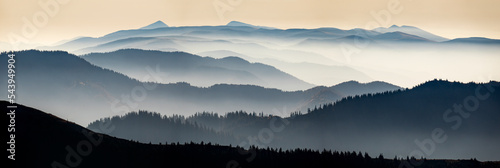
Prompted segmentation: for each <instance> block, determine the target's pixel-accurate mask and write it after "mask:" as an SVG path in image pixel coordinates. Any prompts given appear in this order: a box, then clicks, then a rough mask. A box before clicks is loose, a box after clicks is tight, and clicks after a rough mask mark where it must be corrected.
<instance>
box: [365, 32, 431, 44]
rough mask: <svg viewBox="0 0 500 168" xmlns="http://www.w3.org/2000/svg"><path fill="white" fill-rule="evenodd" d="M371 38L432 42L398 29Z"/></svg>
mask: <svg viewBox="0 0 500 168" xmlns="http://www.w3.org/2000/svg"><path fill="white" fill-rule="evenodd" d="M373 38H374V39H376V40H386V41H398V42H432V41H430V40H428V39H426V38H423V37H419V36H415V35H411V34H407V33H403V32H399V31H396V32H389V33H384V34H380V35H376V36H374V37H373Z"/></svg>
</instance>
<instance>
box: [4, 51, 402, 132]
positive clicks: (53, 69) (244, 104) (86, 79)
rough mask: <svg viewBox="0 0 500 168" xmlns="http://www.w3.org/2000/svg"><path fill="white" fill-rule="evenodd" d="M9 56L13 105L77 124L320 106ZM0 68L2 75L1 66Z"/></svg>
mask: <svg viewBox="0 0 500 168" xmlns="http://www.w3.org/2000/svg"><path fill="white" fill-rule="evenodd" d="M14 54H16V62H17V63H18V64H16V73H17V74H19V75H18V76H16V82H17V84H18V85H17V86H16V88H18V89H19V90H18V91H16V94H17V95H16V96H17V98H18V99H17V100H18V102H20V103H24V104H27V105H30V106H36V107H38V108H40V109H43V110H50V111H51V112H53V114H55V115H57V116H60V117H63V118H67V119H70V120H72V121H75V122H77V123H79V124H86V123H89V122H90V121H93V120H95V119H96V118H103V117H107V116H112V115H114V114H117V113H121V114H124V113H126V112H129V111H132V110H134V111H137V110H140V109H143V110H148V111H156V112H160V113H162V114H183V115H190V114H194V113H196V112H201V111H213V112H219V113H226V112H230V111H234V110H245V111H251V112H253V111H255V112H266V113H272V114H275V115H283V116H286V115H288V114H289V113H290V112H293V111H297V110H300V111H304V110H307V108H312V107H314V106H315V105H320V104H314V103H311V102H315V101H314V96H315V95H317V92H316V90H314V89H309V90H305V91H293V92H288V91H282V90H278V89H271V88H263V87H261V86H255V85H231V84H217V85H213V86H210V87H206V88H201V87H194V86H191V85H190V84H188V83H185V82H179V83H171V84H155V83H147V82H146V83H145V82H140V81H138V80H135V79H133V78H130V77H128V76H125V75H123V74H121V73H117V72H114V71H111V70H108V69H103V68H101V67H98V66H96V65H92V64H90V63H89V62H87V61H85V60H84V59H83V58H80V57H78V56H75V55H72V54H69V53H67V52H62V51H36V50H28V51H19V52H14ZM191 57H193V58H199V57H196V56H191ZM0 59H1V60H3V61H5V62H6V61H7V59H8V57H7V53H1V57H0ZM223 61H235V60H234V59H232V58H229V59H227V60H223ZM236 61H237V62H238V61H242V60H240V59H236ZM21 62H22V64H21ZM179 64H180V62H179ZM264 67H266V66H263V67H262V66H261V68H264ZM2 68H4V70H5V71H7V67H6V66H4V67H2ZM144 68H146V67H144ZM160 68H161V67H160ZM151 71H153V73H156V72H157V71H156V66H153V67H151ZM20 74H22V75H20ZM150 78H152V76H150ZM0 82H4V83H7V76H4V77H1V78H0ZM393 89H394V87H387V88H386V90H393ZM334 92H338V93H343V92H342V91H334ZM132 96H133V97H132ZM343 96H345V95H339V94H329V96H328V97H326V98H324V99H322V101H318V102H321V103H323V102H333V101H336V100H339V99H341V98H342V97H343ZM0 98H2V99H7V90H0ZM89 104H92V105H91V106H89ZM75 107H78V108H75ZM283 108H286V110H285V111H283V110H282V109H283ZM273 109H279V111H275V110H273Z"/></svg>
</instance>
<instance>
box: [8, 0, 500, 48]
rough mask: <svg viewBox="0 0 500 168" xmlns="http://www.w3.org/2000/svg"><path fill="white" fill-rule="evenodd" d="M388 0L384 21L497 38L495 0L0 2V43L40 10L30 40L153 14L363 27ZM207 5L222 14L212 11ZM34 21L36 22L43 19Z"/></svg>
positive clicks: (139, 20) (128, 24) (145, 19)
mask: <svg viewBox="0 0 500 168" xmlns="http://www.w3.org/2000/svg"><path fill="white" fill-rule="evenodd" d="M49 2H56V3H57V5H58V9H57V12H56V13H55V14H54V15H53V16H49V15H48V14H47V12H46V10H44V8H43V7H42V6H43V5H39V4H40V3H41V4H47V3H49ZM393 3H399V5H397V7H398V8H401V11H400V12H398V13H391V16H390V19H388V22H387V23H388V24H383V25H381V26H383V27H388V26H390V25H409V26H415V27H419V28H421V29H423V30H426V31H429V32H431V33H433V34H436V35H439V36H442V37H446V38H450V39H453V38H460V37H487V38H493V39H500V10H497V9H498V7H500V1H496V0H476V1H474V0H454V1H449V0H437V1H436V0H419V1H411V0H370V1H363V0H349V1H340V0H331V1H328V0H272V1H271V0H190V1H187V0H149V1H135V0H108V1H98V0H85V1H76V0H64V1H63V0H59V1H57V0H31V1H9V0H0V25H1V29H0V41H3V42H9V38H8V35H9V34H11V33H13V34H16V35H20V36H21V37H24V36H23V35H22V28H23V26H24V25H25V24H26V23H25V21H26V20H27V21H29V22H33V16H42V15H43V14H42V15H40V12H43V13H45V16H48V17H47V18H48V19H47V21H46V23H45V24H42V25H41V24H38V25H41V26H39V27H38V26H37V32H36V33H34V35H33V37H26V38H25V39H26V40H27V41H28V42H30V43H43V44H51V43H54V42H57V41H60V40H65V39H71V38H74V37H78V36H90V37H99V36H103V35H105V34H108V33H111V32H114V31H118V30H126V29H136V28H140V27H143V26H146V25H148V24H151V23H153V22H155V21H158V20H161V21H163V22H164V23H166V24H167V25H169V26H201V25H224V24H227V23H228V22H230V21H233V20H235V21H241V22H245V23H249V24H253V25H261V26H269V27H276V28H282V29H286V28H318V27H335V28H340V29H353V28H365V26H366V25H367V24H368V23H369V22H373V21H377V19H376V18H375V17H374V16H373V15H372V14H371V13H372V12H376V13H377V12H380V11H384V10H385V11H388V9H389V7H388V5H389V6H390V5H391V4H393ZM214 4H217V5H216V6H218V7H219V9H220V11H225V12H219V14H221V13H222V15H219V14H218V13H217V10H216V8H215V7H214ZM49 10H55V8H50V9H49ZM220 16H222V17H220ZM23 18H26V20H25V19H23ZM38 19H39V20H42V21H43V17H38ZM35 26H36V25H35Z"/></svg>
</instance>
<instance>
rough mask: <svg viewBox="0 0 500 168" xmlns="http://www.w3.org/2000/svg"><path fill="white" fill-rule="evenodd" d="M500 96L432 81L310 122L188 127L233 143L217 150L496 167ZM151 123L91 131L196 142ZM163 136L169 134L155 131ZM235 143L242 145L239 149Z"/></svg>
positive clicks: (304, 118) (267, 118) (350, 100)
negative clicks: (310, 152)
mask: <svg viewBox="0 0 500 168" xmlns="http://www.w3.org/2000/svg"><path fill="white" fill-rule="evenodd" d="M499 90H500V83H499V82H495V81H491V82H489V83H459V82H449V81H442V80H433V81H428V82H426V83H423V84H421V85H418V86H416V87H414V88H412V89H405V90H398V91H389V92H384V93H378V94H365V95H362V96H354V97H346V98H343V99H342V100H340V101H337V102H335V103H329V104H325V105H323V106H320V107H317V108H313V109H311V111H310V112H309V113H307V114H300V113H295V114H293V115H292V116H291V117H286V118H282V117H279V116H272V115H265V114H264V113H266V112H264V113H252V112H250V113H245V112H242V111H238V112H232V113H228V114H225V115H217V114H215V113H208V112H205V113H199V114H196V115H193V116H190V117H187V118H185V120H186V121H188V122H191V123H192V124H195V125H200V127H206V128H208V129H210V130H213V131H216V132H219V133H224V134H229V135H232V136H229V137H226V139H225V141H216V143H224V144H225V143H227V142H232V143H231V144H233V145H239V144H241V142H245V143H246V144H252V143H253V144H257V145H259V146H262V147H267V146H270V147H274V148H280V147H281V148H283V149H294V148H296V147H300V148H309V149H315V150H322V149H325V148H326V149H331V150H345V151H352V150H354V151H365V152H368V153H369V154H371V155H378V154H380V153H383V154H384V155H386V156H391V157H392V156H395V155H397V156H405V155H408V154H410V153H412V152H414V151H421V152H422V153H421V154H422V155H424V157H427V158H436V159H439V158H451V159H466V158H473V157H474V158H477V159H480V160H498V158H500V152H499V151H500V146H498V142H499V141H500V125H499V124H498V121H500V92H499ZM278 110H281V109H278ZM303 113H306V112H303ZM143 117H148V116H143ZM148 118H149V119H147V120H137V119H134V118H132V117H127V118H125V117H123V118H121V119H118V118H116V117H115V118H114V119H111V120H109V119H108V120H98V121H96V122H93V123H91V124H89V126H88V128H91V129H95V128H98V126H99V125H101V124H106V123H108V122H110V121H111V123H114V124H115V126H116V127H115V130H114V131H113V132H109V133H108V134H109V135H113V136H117V137H120V138H126V139H133V140H138V141H141V142H150V141H151V142H153V143H158V142H163V141H165V140H174V139H172V138H173V137H185V136H190V135H192V134H191V133H189V132H185V131H184V132H183V131H181V132H180V134H179V133H176V134H171V133H170V132H167V130H171V129H174V130H175V129H176V128H173V127H171V126H169V125H168V124H162V125H158V124H155V123H156V121H159V120H160V116H157V117H154V116H152V117H148ZM163 120H165V121H163V122H161V121H160V123H166V122H168V120H167V118H166V117H164V118H163ZM153 128H155V129H153ZM159 128H161V129H162V130H164V131H156V129H159ZM161 129H160V130H161ZM148 131H152V132H154V133H153V134H149V135H148V134H146V133H145V132H148ZM178 132H179V131H178ZM435 132H438V133H440V135H441V136H440V137H443V138H444V140H433V139H432V137H433V136H434V135H433V134H435ZM199 135H202V134H198V135H197V134H195V135H194V136H190V137H191V138H190V139H191V140H198V142H201V140H209V139H208V138H210V136H203V137H202V136H199ZM234 137H236V138H237V140H238V141H236V142H234V140H235V139H234ZM238 137H239V138H238ZM247 139H248V140H247ZM250 139H253V140H250ZM434 139H436V138H434ZM177 140H179V141H180V142H181V143H183V142H186V141H182V139H177ZM187 142H189V141H187ZM212 142H214V141H212ZM423 152H425V153H423Z"/></svg>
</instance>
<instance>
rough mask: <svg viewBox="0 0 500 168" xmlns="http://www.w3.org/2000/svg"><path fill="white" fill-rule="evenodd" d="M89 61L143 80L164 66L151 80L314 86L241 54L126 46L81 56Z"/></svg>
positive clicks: (289, 88)
mask: <svg viewBox="0 0 500 168" xmlns="http://www.w3.org/2000/svg"><path fill="white" fill-rule="evenodd" d="M82 57H83V58H84V59H85V60H87V61H88V62H90V63H92V64H94V65H97V66H100V67H103V68H107V69H111V70H114V71H117V72H120V73H123V74H126V75H128V76H130V77H133V78H136V79H138V80H142V78H144V77H145V76H147V75H148V73H149V72H148V71H147V69H146V68H145V67H147V66H149V67H152V68H156V67H157V66H159V67H160V69H161V72H162V73H161V74H158V77H160V78H161V79H162V81H156V80H154V79H155V78H151V79H150V81H151V82H161V83H175V82H188V83H190V84H192V85H195V86H201V87H209V86H212V85H215V84H222V83H226V84H250V85H258V86H263V87H267V88H278V89H282V90H287V91H295V90H305V89H309V88H311V87H313V86H314V85H312V84H309V83H306V82H304V81H302V80H300V79H297V78H295V77H293V76H291V75H289V74H287V73H284V72H282V71H280V70H278V69H276V68H274V67H272V66H269V65H265V64H260V63H250V62H248V61H246V60H244V59H241V58H238V57H225V58H222V59H214V58H210V57H200V56H197V55H192V54H188V53H184V52H160V51H145V50H135V49H126V50H119V51H115V52H111V53H92V54H88V55H83V56H82Z"/></svg>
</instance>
